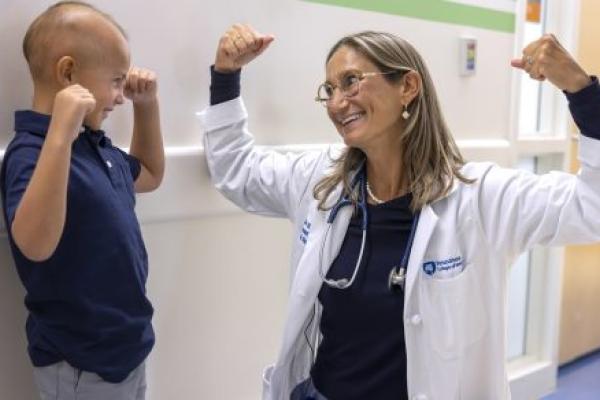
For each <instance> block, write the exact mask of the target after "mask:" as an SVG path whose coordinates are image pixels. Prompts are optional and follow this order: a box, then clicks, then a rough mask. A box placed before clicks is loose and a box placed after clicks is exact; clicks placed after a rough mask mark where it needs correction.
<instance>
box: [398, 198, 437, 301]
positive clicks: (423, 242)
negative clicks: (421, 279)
mask: <svg viewBox="0 0 600 400" xmlns="http://www.w3.org/2000/svg"><path fill="white" fill-rule="evenodd" d="M438 219H439V217H438V216H437V215H436V214H435V212H434V211H433V209H432V208H431V206H430V205H426V206H425V207H424V208H423V210H421V216H420V218H419V223H418V225H417V231H416V232H415V239H414V242H413V246H412V249H411V252H410V260H409V261H408V271H407V275H406V279H407V281H406V293H405V295H404V298H405V300H406V299H409V298H410V294H411V292H412V289H413V287H414V284H415V281H416V279H417V276H418V274H419V271H420V270H421V265H422V263H423V257H424V256H425V251H426V250H427V246H428V245H429V240H430V239H431V235H432V234H433V230H434V229H435V226H436V224H437V222H438Z"/></svg>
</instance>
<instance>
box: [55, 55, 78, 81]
mask: <svg viewBox="0 0 600 400" xmlns="http://www.w3.org/2000/svg"><path fill="white" fill-rule="evenodd" d="M74 70H75V60H74V59H73V57H71V56H63V57H61V58H60V59H59V60H58V62H57V63H56V67H55V71H54V72H55V75H56V80H57V81H58V83H59V84H60V85H61V86H62V87H67V86H70V85H72V84H73V83H74V79H73V74H74V72H75V71H74Z"/></svg>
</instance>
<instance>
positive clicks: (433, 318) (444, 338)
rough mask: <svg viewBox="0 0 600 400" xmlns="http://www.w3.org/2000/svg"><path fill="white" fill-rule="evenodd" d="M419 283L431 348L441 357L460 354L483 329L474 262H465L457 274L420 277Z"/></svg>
mask: <svg viewBox="0 0 600 400" xmlns="http://www.w3.org/2000/svg"><path fill="white" fill-rule="evenodd" d="M422 283H423V286H422V287H423V292H422V293H421V294H422V297H421V302H422V303H421V304H422V307H423V309H422V311H423V324H424V328H425V330H426V334H427V335H428V337H429V340H430V342H431V346H432V348H433V349H434V350H435V351H436V353H437V354H438V355H439V356H440V357H441V358H442V359H445V360H453V359H456V358H459V357H461V354H463V353H464V352H465V350H466V349H467V348H468V347H469V346H471V345H472V344H473V343H475V342H477V341H478V340H479V339H481V337H482V336H483V333H484V330H485V310H484V306H483V303H482V301H483V298H482V293H481V286H480V283H479V282H478V280H477V271H476V270H475V265H472V264H467V265H466V266H465V268H464V270H463V271H462V272H461V273H460V274H459V275H457V276H454V277H451V278H446V279H424V280H423V282H422Z"/></svg>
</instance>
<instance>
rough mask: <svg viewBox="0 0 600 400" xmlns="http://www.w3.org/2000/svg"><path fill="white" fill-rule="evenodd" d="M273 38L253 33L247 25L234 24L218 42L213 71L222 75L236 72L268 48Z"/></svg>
mask: <svg viewBox="0 0 600 400" xmlns="http://www.w3.org/2000/svg"><path fill="white" fill-rule="evenodd" d="M274 39H275V38H274V37H273V36H271V35H263V34H260V33H258V32H257V31H255V30H254V29H253V28H252V27H251V26H249V25H242V24H235V25H233V26H232V27H231V28H229V29H228V30H227V32H225V34H224V35H223V36H222V37H221V40H220V41H219V47H218V48H217V56H216V59H215V70H216V71H217V72H222V73H230V72H234V71H237V70H238V69H240V68H242V67H243V66H244V65H246V64H248V63H249V62H250V61H252V60H254V59H255V58H256V57H258V56H259V55H260V54H262V52H263V51H265V50H266V49H267V47H269V45H270V44H271V42H272V41H273V40H274Z"/></svg>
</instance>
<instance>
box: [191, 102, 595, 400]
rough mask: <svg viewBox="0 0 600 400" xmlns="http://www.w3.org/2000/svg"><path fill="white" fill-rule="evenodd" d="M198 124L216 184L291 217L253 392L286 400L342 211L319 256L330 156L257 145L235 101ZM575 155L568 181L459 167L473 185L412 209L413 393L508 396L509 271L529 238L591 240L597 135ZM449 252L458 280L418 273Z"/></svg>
mask: <svg viewBox="0 0 600 400" xmlns="http://www.w3.org/2000/svg"><path fill="white" fill-rule="evenodd" d="M201 121H202V124H203V127H204V130H205V141H204V143H205V151H206V158H207V161H208V166H209V169H210V173H211V175H212V180H213V182H214V184H215V185H216V187H217V189H218V190H220V191H221V192H222V193H223V194H224V195H225V196H226V197H227V198H229V199H230V200H231V201H233V202H234V203H235V204H237V205H238V206H239V207H241V208H243V209H244V210H247V211H249V212H252V213H256V214H260V215H268V216H275V217H284V218H288V219H290V220H291V221H292V223H293V224H294V235H293V240H294V242H293V246H292V248H293V249H292V255H291V277H292V283H291V288H290V294H289V296H290V299H289V304H288V308H287V317H286V322H285V327H284V333H283V340H282V345H281V349H280V351H279V356H278V358H277V361H276V363H275V364H274V365H272V366H271V367H269V368H267V369H266V370H265V373H264V376H263V388H264V391H263V399H265V400H283V399H289V395H290V392H291V391H292V389H293V388H294V387H295V386H296V385H297V384H298V383H300V382H301V381H303V380H304V379H306V378H307V377H308V376H309V370H310V367H311V357H310V348H309V347H308V346H307V342H306V339H305V331H306V332H308V334H309V335H312V334H314V333H315V332H317V331H316V329H318V324H319V310H318V307H316V310H317V311H316V312H317V317H316V318H312V317H313V313H314V312H315V304H316V303H318V301H317V294H318V292H319V289H320V288H321V285H322V281H321V278H320V275H319V265H320V263H323V266H324V270H326V268H328V267H329V266H330V265H331V263H332V261H333V260H334V258H335V257H336V255H337V254H338V251H339V249H340V247H341V244H342V241H343V239H344V236H345V234H346V230H347V226H348V223H349V220H350V217H351V215H352V207H345V208H343V209H342V211H341V212H340V213H339V214H338V216H337V218H336V220H335V222H334V223H333V226H332V227H331V231H330V233H329V238H328V240H327V242H326V243H325V247H324V251H323V259H322V260H320V259H319V253H320V252H319V250H320V246H321V243H322V240H323V236H324V231H325V229H326V227H327V222H326V218H327V215H328V212H323V211H319V210H318V209H317V202H316V200H315V199H314V198H313V193H312V190H313V187H314V185H315V184H316V183H317V182H318V181H319V180H320V178H321V177H323V175H324V174H326V173H328V171H329V168H330V166H331V154H330V152H321V151H317V152H306V153H302V154H280V153H277V152H274V151H269V150H265V149H258V148H255V146H254V141H253V138H252V136H251V135H250V133H249V132H248V130H247V113H246V110H245V107H244V104H243V102H242V100H241V98H237V99H234V100H231V101H228V102H225V103H221V104H218V105H215V106H211V107H208V108H207V109H206V110H204V111H203V112H202V114H201ZM580 160H581V164H582V169H581V171H580V173H579V174H578V175H576V176H575V175H571V174H567V173H562V172H554V173H550V174H546V175H543V176H536V175H533V174H530V173H526V172H523V171H518V170H509V169H503V168H500V167H498V166H496V165H494V164H491V163H468V164H466V165H465V166H464V168H463V170H462V172H463V173H464V174H465V175H466V176H468V177H470V178H475V179H477V181H476V182H475V183H474V184H470V185H469V184H463V183H460V182H458V183H456V184H455V185H454V188H453V189H452V191H451V192H450V193H449V194H448V195H447V196H446V197H445V198H443V199H440V200H438V201H435V202H433V203H432V204H431V205H428V206H426V207H425V208H424V209H423V210H422V212H421V218H420V221H419V224H418V227H417V230H416V234H415V239H414V245H413V248H412V253H411V257H410V263H409V266H408V274H407V281H406V293H405V300H404V302H405V303H404V315H403V316H402V315H398V316H397V318H404V328H405V340H406V357H407V365H408V371H407V374H408V391H409V395H410V398H411V399H419V400H427V399H434V400H453V399H457V400H458V399H461V400H496V399H498V400H500V399H502V400H504V399H509V398H510V392H509V386H508V381H507V373H506V367H505V355H506V337H505V332H506V310H505V307H506V305H505V303H506V300H505V299H506V286H507V277H508V273H507V271H508V266H510V265H511V263H512V262H513V260H514V259H515V257H516V256H517V255H518V254H519V253H521V252H523V251H524V250H527V249H529V248H531V247H532V246H533V245H535V244H542V245H563V244H567V243H587V242H593V241H599V240H600V141H596V140H593V139H589V138H587V137H583V136H582V137H581V145H580ZM340 193H341V188H338V189H337V191H336V192H335V193H334V194H333V195H332V196H331V199H332V200H333V201H336V200H337V199H338V197H339V195H340ZM305 222H307V224H305ZM308 224H309V225H308ZM307 226H310V229H309V230H308V229H307ZM303 229H304V230H305V232H302V230H303ZM307 232H308V234H307ZM456 257H460V258H461V260H462V261H463V262H464V268H463V269H462V272H460V273H459V274H458V275H456V276H453V277H449V278H445V279H437V278H434V277H432V276H431V275H428V274H426V273H425V272H424V268H423V264H424V263H425V262H427V261H432V260H448V259H453V258H456ZM309 324H310V326H309ZM365 351H368V350H365Z"/></svg>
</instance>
